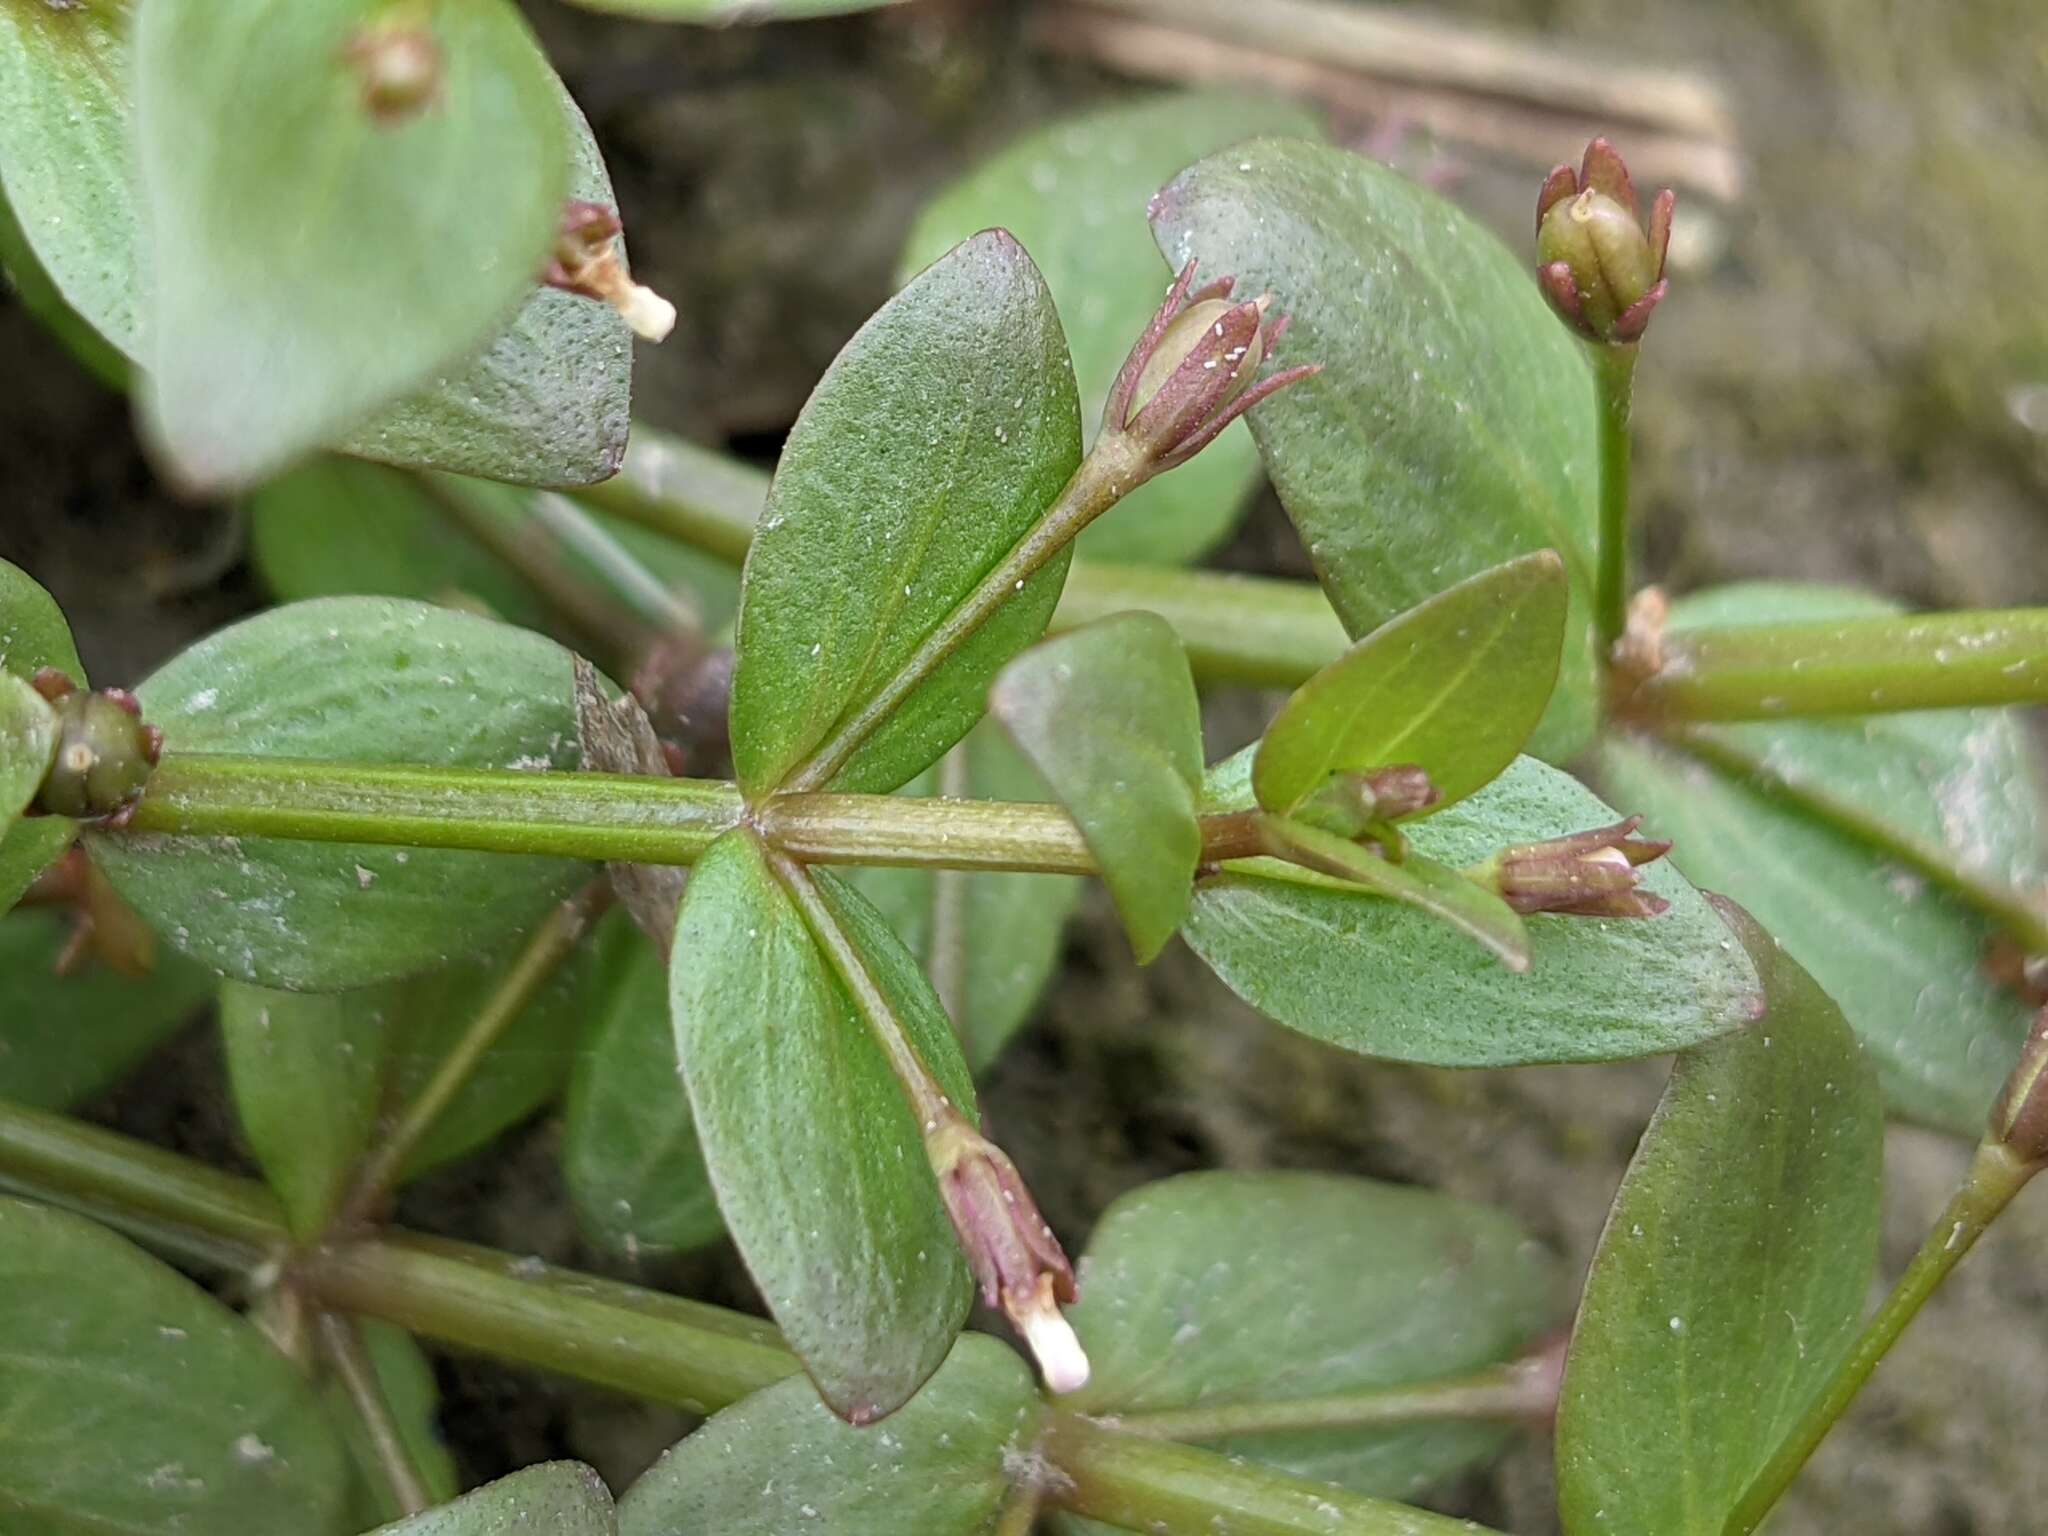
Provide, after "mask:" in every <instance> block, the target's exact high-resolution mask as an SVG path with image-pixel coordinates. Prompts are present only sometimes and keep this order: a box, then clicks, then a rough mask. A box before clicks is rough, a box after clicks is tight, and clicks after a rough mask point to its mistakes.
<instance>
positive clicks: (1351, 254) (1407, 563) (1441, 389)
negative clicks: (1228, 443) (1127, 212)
mask: <svg viewBox="0 0 2048 1536" xmlns="http://www.w3.org/2000/svg"><path fill="white" fill-rule="evenodd" d="M1153 229H1154V233H1155V235H1156V236H1157V238H1158V241H1159V247H1160V249H1161V250H1162V251H1164V252H1165V253H1166V259H1167V261H1168V262H1169V263H1170V264H1172V265H1174V266H1178V265H1180V264H1181V263H1182V262H1185V261H1187V260H1188V259H1190V258H1199V259H1200V261H1201V263H1202V269H1203V270H1204V271H1205V272H1219V273H1220V272H1234V273H1236V274H1237V278H1238V286H1239V288H1240V289H1241V290H1242V291H1243V292H1246V293H1258V292H1260V291H1262V290H1269V291H1271V292H1272V294H1273V295H1274V297H1275V302H1276V306H1277V308H1279V309H1280V310H1283V311H1285V312H1286V313H1288V314H1290V315H1292V316H1293V325H1292V327H1291V328H1290V329H1289V331H1288V333H1287V336H1286V339H1285V340H1284V341H1283V342H1282V343H1281V345H1280V347H1279V348H1278V349H1277V351H1276V352H1275V354H1274V355H1275V358H1276V360H1277V361H1278V362H1279V363H1280V364H1281V365H1288V364H1294V363H1305V362H1316V363H1321V364H1322V365H1323V371H1322V372H1321V373H1320V374H1318V375H1316V376H1315V377H1314V378H1312V379H1307V380H1304V381H1303V382H1302V383H1299V384H1296V385H1294V386H1293V387H1292V388H1290V389H1286V390H1283V391H1281V393H1279V394H1278V395H1275V396H1274V397H1273V398H1272V399H1271V400H1270V401H1268V402H1266V403H1265V404H1263V405H1261V406H1259V407H1258V408H1256V409H1255V410H1254V411H1253V412H1252V413H1251V416H1250V418H1249V419H1250V421H1251V427H1252V436H1253V437H1254V438H1255V439H1257V441H1258V444H1259V454H1260V457H1261V458H1263V459H1264V461H1265V465H1266V473H1267V474H1268V475H1269V476H1270V477H1271V478H1272V481H1273V485H1274V488H1275V489H1276V490H1277V491H1278V492H1279V493H1280V500H1281V502H1282V503H1283V504H1284V505H1285V506H1286V508H1287V512H1288V515H1289V516H1290V517H1291V518H1293V520H1294V525H1295V527H1296V528H1297V529H1299V530H1300V532H1301V537H1302V541H1303V543H1305V544H1306V545H1307V546H1308V552H1309V556H1310V558H1311V559H1312V560H1314V562H1315V567H1316V571H1317V573H1318V574H1319V575H1320V576H1321V577H1322V581H1323V586H1324V588H1325V590H1327V591H1328V592H1329V594H1330V601H1331V603H1332V604H1333V605H1334V606H1335V607H1336V609H1337V614H1338V616H1339V617H1340V618H1342V619H1343V621H1344V625H1345V628H1346V629H1348V630H1349V631H1350V632H1351V633H1352V634H1353V635H1354V636H1355V635H1362V634H1364V633H1366V632H1367V631H1368V630H1371V629H1373V628H1374V627H1375V626H1377V625H1379V624H1382V623H1384V622H1386V620H1388V619H1390V618H1392V617H1393V616H1394V615H1395V614H1398V613H1401V612H1403V611H1404V610H1406V609H1409V608H1412V607H1414V606H1415V605H1416V604H1417V603H1419V602H1421V601H1422V600H1423V599H1425V598H1427V597H1429V596H1431V595H1432V594H1433V593H1435V592H1437V591H1440V590H1441V589H1442V588H1443V586H1444V585H1445V583H1446V582H1449V581H1455V580H1457V579H1458V578H1460V577H1464V576H1470V575H1473V574H1475V573H1477V572H1479V571H1482V570H1485V569H1486V568H1487V567H1489V566H1492V565H1496V564H1498V563H1499V562H1500V561H1502V560H1505V559H1507V558H1508V557H1509V556H1511V555H1517V554H1524V553H1527V552H1529V551H1532V550H1538V549H1554V550H1557V551H1558V552H1559V553H1560V554H1561V555H1563V557H1564V561H1565V565H1566V567H1567V569H1568V570H1569V571H1570V572H1571V577H1572V582H1571V585H1572V602H1571V607H1570V615H1569V618H1568V620H1567V623H1566V627H1565V635H1566V639H1565V647H1564V664H1563V668H1562V671H1561V673H1560V675H1559V678H1558V686H1557V693H1556V696H1555V697H1554V698H1553V699H1552V700H1551V705H1550V711H1549V713H1548V715H1547V716H1546V717H1545V719H1544V723H1543V725H1542V727H1541V729H1540V730H1539V732H1538V734H1537V736H1536V740H1535V745H1534V747H1533V749H1532V750H1534V751H1536V752H1538V753H1540V754H1541V755H1543V756H1544V757H1547V758H1550V759H1552V760H1554V761H1555V760H1562V759H1564V758H1567V757H1570V756H1572V755H1574V754H1575V753H1576V752H1577V751H1578V750H1579V749H1580V748H1582V747H1583V746H1584V745H1585V744H1586V742H1587V741H1588V739H1589V738H1590V737H1591V734H1592V730H1593V723H1594V705H1595V682H1594V645H1593V628H1592V607H1591V601H1590V593H1591V590H1592V586H1591V582H1592V558H1593V535H1594V518H1595V506H1594V502H1595V497H1596V494H1597V491H1598V485H1599V476H1598V472H1597V469H1596V466H1595V445H1594V414H1593V412H1594V401H1593V387H1592V380H1591V376H1590V374H1589V372H1588V370H1587V368H1586V365H1585V361H1584V359H1583V358H1581V357H1580V356H1579V344H1578V343H1577V342H1576V341H1575V340H1574V339H1573V338H1572V336H1571V335H1570V333H1568V332H1567V331H1566V330H1565V328H1564V327H1563V326H1562V325H1560V324H1558V321H1557V317H1556V316H1555V315H1553V314H1551V313H1550V310H1549V308H1548V307H1547V306H1546V305H1545V304H1544V302H1543V299H1542V298H1541V296H1540V295H1539V294H1538V293H1537V291H1536V285H1535V284H1534V283H1533V282H1531V281H1530V280H1529V272H1528V269H1527V265H1526V263H1524V262H1523V261H1521V260H1519V259H1517V258H1516V257H1515V256H1513V255H1511V254H1510V253H1509V252H1508V251H1507V249H1506V248H1505V247H1504V246H1502V245H1501V243H1500V242H1499V241H1498V240H1496V239H1495V238H1494V237H1493V235H1492V234H1491V233H1489V232H1488V231H1487V230H1486V229H1485V228H1484V227H1482V226H1481V225H1480V224H1478V223H1477V222H1476V221H1474V220H1473V219H1471V218H1470V217H1468V216H1467V215H1465V214H1463V213H1461V212H1459V210H1458V209H1456V208H1454V207H1452V206H1451V205H1450V204H1449V203H1447V202H1445V201H1444V200H1443V199H1442V198H1440V197H1438V196H1437V195H1436V194H1435V193H1433V192H1430V191H1428V190H1427V189H1425V188H1423V187H1420V186H1418V185H1416V184H1415V183H1414V182H1413V181H1410V180H1409V179H1408V178H1407V177H1405V176H1403V175H1401V174H1400V173H1399V172H1397V171H1394V170H1391V169H1389V168H1388V167H1386V166H1383V165H1379V164H1376V163H1375V162H1373V161H1371V160H1367V159H1365V158H1363V157H1362V156H1359V155H1354V154H1351V153H1349V152H1347V151H1344V150H1339V149H1327V148H1324V147H1323V146H1321V145H1316V144H1306V143H1302V142H1300V141H1299V140H1287V139H1267V140H1261V141H1259V142H1258V143H1255V144H1245V145H1239V146H1238V147H1236V148H1234V149H1231V150H1228V151H1226V152H1224V153H1222V154H1218V155H1211V156H1210V157H1209V158H1208V159H1206V160H1204V161H1202V162H1201V163H1200V164H1199V165H1195V166H1192V167H1190V168H1189V169H1188V170H1186V171H1184V172H1183V173H1182V174H1181V175H1180V176H1179V177H1178V178H1176V179H1175V180H1174V182H1173V183H1172V184H1171V185H1170V186H1168V187H1167V188H1166V189H1165V190H1164V191H1163V192H1161V193H1160V194H1159V198H1158V200H1157V202H1156V203H1155V204H1154V205H1153Z"/></svg>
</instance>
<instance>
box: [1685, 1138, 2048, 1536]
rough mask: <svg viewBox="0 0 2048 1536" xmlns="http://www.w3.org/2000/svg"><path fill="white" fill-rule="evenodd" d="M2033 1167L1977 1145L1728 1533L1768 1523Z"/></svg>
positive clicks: (1739, 1535)
mask: <svg viewBox="0 0 2048 1536" xmlns="http://www.w3.org/2000/svg"><path fill="white" fill-rule="evenodd" d="M2032 1172H2033V1170H2032V1169H2030V1168H2029V1167H2028V1166H2027V1165H2026V1164H2024V1163H2022V1162H2020V1161H2019V1159H2017V1158H2016V1157H2014V1156H2013V1154H2012V1153H2010V1152H2008V1151H2007V1150H2006V1149H2005V1148H2003V1147H2001V1146H1998V1145H1996V1144H1994V1143H1990V1142H1986V1143H1984V1144H1983V1145H1981V1146H1979V1147H1978V1148H1977V1154H1976V1156H1975V1158H1974V1159H1972V1161H1971V1163H1970V1172H1969V1175H1968V1177H1967V1178H1966V1179H1965V1180H1964V1181H1963V1185H1962V1187H1961V1188H1960V1189H1958V1190H1957V1191H1956V1193H1955V1197H1954V1198H1953V1199H1951V1200H1950V1201H1949V1203H1948V1208H1947V1209H1946V1210H1944V1211H1943V1212H1942V1213H1941V1219H1940V1220H1939V1221H1937V1222H1936V1223H1935V1224H1934V1230H1933V1231H1931V1232H1929V1233H1928V1234H1927V1240H1926V1241H1925V1242H1923V1243H1922V1244H1921V1245H1920V1251H1919V1252H1918V1253H1916V1254H1914V1255H1913V1262H1912V1263H1910V1264H1908V1265H1907V1266H1906V1272H1905V1273H1904V1274H1903V1275H1901V1276H1900V1277H1899V1283H1898V1284H1897V1285H1895V1286H1893V1287H1892V1291H1891V1294H1890V1295H1889V1296H1887V1297H1885V1299H1884V1304H1883V1305H1882V1306H1880V1307H1879V1308H1878V1309H1877V1312H1876V1314H1875V1315H1874V1316H1873V1317H1872V1318H1871V1319H1870V1321H1869V1322H1867V1323H1865V1324H1864V1325H1863V1331H1862V1332H1861V1333H1860V1334H1858V1335H1857V1337H1856V1342H1855V1343H1854V1344H1853V1345H1852V1346H1851V1347H1850V1350H1849V1353H1848V1355H1847V1356H1846V1357H1845V1358H1844V1359H1843V1361H1842V1363H1841V1364H1840V1365H1838V1366H1837V1367H1835V1373H1834V1375H1833V1377H1832V1378H1831V1379H1830V1380H1829V1381H1828V1383H1827V1385H1826V1386H1825V1387H1823V1388H1822V1389H1821V1391H1820V1392H1819V1394H1818V1395H1817V1396H1816V1397H1815V1398H1814V1400H1813V1401H1812V1403H1811V1404H1809V1405H1808V1407H1807V1409H1806V1411H1805V1413H1803V1414H1802V1415H1801V1416H1800V1419H1799V1422H1798V1423H1797V1424H1795V1425H1794V1426H1793V1427H1792V1430H1791V1432H1790V1433H1788V1434H1787V1435H1786V1436H1785V1438H1784V1439H1783V1440H1782V1441H1780V1442H1779V1445H1778V1448H1777V1450H1776V1451H1775V1452H1773V1453H1772V1456H1771V1459H1770V1460H1769V1461H1767V1462H1765V1463H1764V1466H1763V1470H1762V1471H1760V1472H1758V1473H1757V1475H1756V1476H1755V1478H1753V1479H1752V1480H1751V1482H1750V1485H1749V1487H1748V1488H1747V1489H1746V1490H1745V1491H1744V1492H1743V1495H1742V1497H1741V1498H1740V1499H1739V1500H1737V1501H1736V1504H1735V1508H1734V1511H1733V1512H1732V1513H1731V1514H1730V1515H1729V1517H1728V1523H1727V1526H1726V1527H1725V1531H1726V1536H1749V1533H1750V1532H1751V1531H1754V1530H1755V1529H1756V1528H1757V1526H1758V1525H1759V1524H1761V1523H1762V1521H1763V1518H1764V1516H1765V1515H1767V1514H1769V1513H1770V1510H1771V1506H1772V1505H1774V1504H1776V1503H1777V1502H1778V1498H1779V1496H1780V1495H1781V1494H1783V1493H1784V1491H1785V1490H1786V1488H1788V1487H1789V1486H1791V1483H1792V1479H1793V1478H1795V1477H1797V1476H1798V1475H1799V1470H1800V1468H1802V1467H1804V1466H1805V1465H1806V1463H1807V1459H1808V1458H1809V1457H1811V1456H1812V1455H1813V1453H1814V1451H1815V1449H1816V1448H1817V1447H1818V1446H1819V1445H1820V1443H1821V1441H1822V1439H1824V1438H1825V1437H1826V1435H1827V1433H1828V1431H1829V1430H1830V1429H1831V1428H1832V1427H1833V1426H1834V1423H1835V1421H1836V1420H1837V1419H1839V1418H1841V1416H1842V1414H1843V1411H1844V1410H1846V1409H1847V1408H1848V1406H1849V1404H1850V1403H1851V1402H1852V1401H1854V1399H1855V1397H1856V1394H1857V1393H1858V1392H1860V1391H1862V1390H1863V1384H1864V1383H1865V1382H1866V1381H1868V1380H1869V1379H1870V1373H1871V1372H1872V1371H1873V1370H1875V1369H1876V1368H1877V1363H1878V1361H1880V1360H1882V1359H1883V1358H1884V1357H1885V1354H1886V1352H1887V1351H1889V1350H1890V1349H1891V1347H1892V1345H1893V1344H1895V1343H1897V1342H1898V1339H1899V1335H1900V1334H1902V1333H1904V1332H1905V1331H1906V1325H1907V1324H1908V1323H1910V1322H1912V1321H1913V1319H1914V1318H1915V1317H1917V1316H1918V1315H1919V1312H1920V1309H1921V1308H1922V1307H1923V1306H1925V1305H1926V1304H1927V1298H1928V1297H1930V1296H1932V1295H1933V1294H1934V1292H1935V1290H1936V1288H1937V1287H1939V1286H1940V1284H1941V1282H1942V1281H1943V1280H1945V1279H1947V1278H1948V1273H1949V1271H1950V1270H1952V1269H1954V1268H1955V1267H1956V1265H1957V1264H1959V1263H1961V1262H1962V1258H1963V1255H1964V1254H1966V1253H1968V1252H1969V1251H1970V1249H1971V1248H1972V1247H1974V1246H1975V1245H1976V1242H1977V1239H1978V1238H1980V1237H1982V1236H1983V1235H1984V1233H1985V1230H1986V1229H1987V1228H1988V1227H1990V1225H1991V1223H1992V1222H1993V1221H1994V1220H1995V1219H1996V1218H1997V1216H1998V1213H1999V1212H2000V1211H2002V1210H2004V1209H2005V1208H2006V1206H2008V1205H2010V1204H2011V1203H2012V1199H2013V1196H2015V1195H2017V1194H2018V1193H2019V1192H2020V1190H2021V1189H2022V1188H2024V1187H2025V1185H2026V1182H2027V1180H2028V1178H2029V1177H2030V1176H2031V1174H2032Z"/></svg>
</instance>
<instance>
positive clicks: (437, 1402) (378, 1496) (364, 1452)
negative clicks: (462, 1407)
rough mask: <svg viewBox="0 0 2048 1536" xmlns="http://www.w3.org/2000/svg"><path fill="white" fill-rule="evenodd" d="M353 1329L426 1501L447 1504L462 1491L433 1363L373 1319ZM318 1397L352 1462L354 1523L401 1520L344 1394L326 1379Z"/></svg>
mask: <svg viewBox="0 0 2048 1536" xmlns="http://www.w3.org/2000/svg"><path fill="white" fill-rule="evenodd" d="M355 1327H356V1329H357V1331H358V1332H359V1333H360V1334H361V1336H362V1340H363V1353H364V1354H365V1355H367V1356H368V1357H369V1362H370V1370H371V1372H372V1373H373V1374H374V1375H375V1376H376V1378H377V1386H378V1388H379V1390H380V1391H382V1393H383V1394H384V1404H385V1406H386V1407H387V1408H389V1409H390V1410H391V1419H392V1422H393V1423H394V1424H395V1425H396V1426H397V1428H398V1434H399V1438H400V1440H401V1441H402V1442H403V1444H404V1446H405V1452H406V1458H407V1460H409V1461H410V1462H411V1463H412V1468H413V1470H414V1471H415V1472H417V1473H418V1474H419V1476H420V1481H421V1483H422V1484H424V1485H425V1488H426V1492H427V1495H428V1497H430V1498H432V1499H433V1500H434V1501H435V1502H436V1503H446V1502H447V1501H448V1500H450V1499H453V1498H454V1497H455V1496H456V1495H457V1494H459V1493H460V1492H461V1491H462V1480H461V1476H460V1474H458V1473H457V1471H456V1470H455V1458H454V1457H453V1456H452V1455H450V1454H449V1451H448V1447H447V1445H446V1444H445V1443H443V1441H442V1439H441V1430H440V1424H439V1419H440V1413H441V1392H440V1388H439V1387H438V1386H436V1385H435V1382H434V1367H433V1363H432V1362H431V1361H430V1360H428V1359H427V1356H426V1352H425V1351H424V1350H422V1349H421V1348H420V1347H419V1345H418V1344H417V1343H415V1342H414V1341H413V1336H412V1335H411V1334H409V1333H407V1332H406V1331H405V1330H404V1329H403V1328H396V1327H393V1326H392V1325H391V1324H390V1323H380V1322H378V1321H377V1320H376V1319H374V1318H358V1319H356V1320H355ZM321 1395H322V1397H323V1398H324V1399H325V1400H326V1403H327V1411H328V1412H329V1413H330V1414H331V1415H333V1416H334V1421H335V1423H337V1424H339V1425H340V1426H341V1433H342V1438H343V1439H344V1440H346V1441H347V1442H348V1448H349V1454H350V1455H351V1456H353V1457H354V1458H355V1464H356V1498H355V1507H356V1509H357V1515H356V1521H355V1523H356V1524H357V1525H362V1526H367V1525H369V1524H370V1523H372V1522H376V1523H379V1524H381V1523H383V1522H384V1521H386V1520H397V1519H399V1518H401V1517H402V1516H403V1515H404V1514H405V1511H404V1510H403V1509H401V1508H400V1507H399V1505H398V1500H397V1497H396V1496H395V1495H394V1494H393V1492H392V1490H391V1480H390V1478H389V1477H387V1476H386V1475H385V1472H384V1469H383V1464H382V1462H381V1461H380V1459H379V1457H378V1454H377V1447H376V1444H375V1443H374V1442H373V1441H372V1439H371V1438H370V1431H369V1427H368V1426H367V1425H366V1424H365V1423H364V1422H363V1417H362V1415H361V1414H360V1413H358V1412H357V1411H356V1408H355V1405H354V1404H353V1403H352V1402H350V1400H349V1396H348V1393H347V1391H346V1390H344V1389H343V1387H342V1385H341V1383H340V1382H339V1381H337V1380H336V1379H335V1378H334V1377H333V1376H332V1375H331V1374H330V1375H329V1376H328V1378H327V1380H326V1381H325V1382H324V1383H323V1385H322V1388H321Z"/></svg>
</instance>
